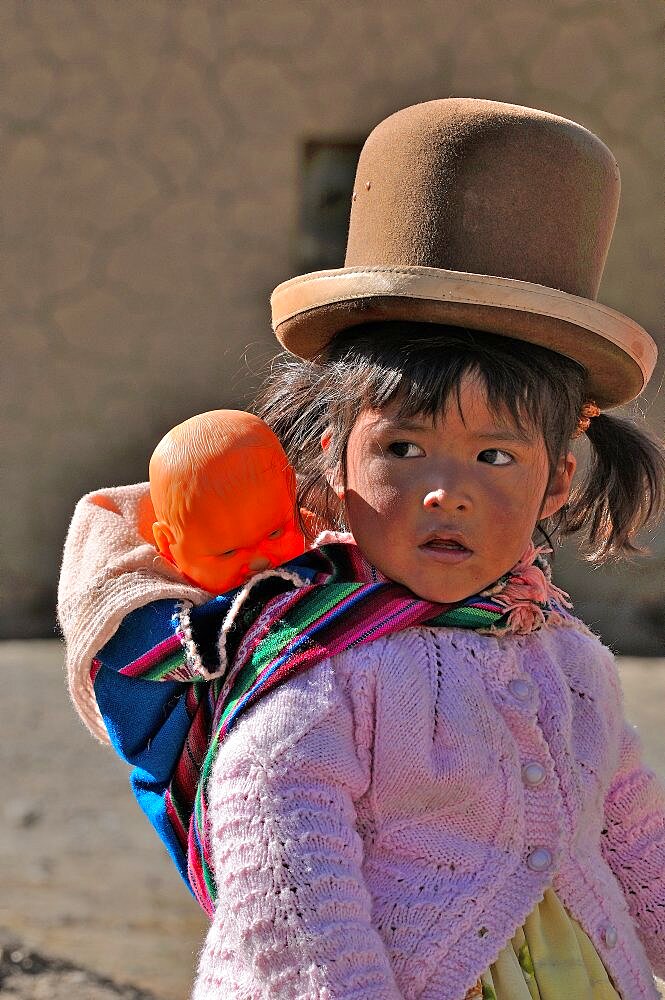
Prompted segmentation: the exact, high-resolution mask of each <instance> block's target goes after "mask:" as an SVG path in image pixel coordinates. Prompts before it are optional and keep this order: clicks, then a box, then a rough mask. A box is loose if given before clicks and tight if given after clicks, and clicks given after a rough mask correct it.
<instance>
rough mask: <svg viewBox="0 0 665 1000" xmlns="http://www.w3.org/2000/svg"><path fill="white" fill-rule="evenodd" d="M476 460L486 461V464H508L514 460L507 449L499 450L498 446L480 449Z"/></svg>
mask: <svg viewBox="0 0 665 1000" xmlns="http://www.w3.org/2000/svg"><path fill="white" fill-rule="evenodd" d="M478 460H479V461H481V462H487V464H488V465H510V464H511V463H512V462H513V461H514V459H513V456H512V455H509V454H508V452H507V451H501V449H500V448H487V449H486V450H485V451H481V453H480V455H479V456H478Z"/></svg>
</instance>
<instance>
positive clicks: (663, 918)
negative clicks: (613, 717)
mask: <svg viewBox="0 0 665 1000" xmlns="http://www.w3.org/2000/svg"><path fill="white" fill-rule="evenodd" d="M602 846H603V854H604V857H605V860H606V861H607V863H608V864H609V866H610V867H611V869H612V871H613V872H614V875H615V877H616V878H617V880H618V881H619V883H620V885H621V888H622V889H623V892H624V895H625V897H626V901H627V903H628V909H629V912H630V915H631V917H632V919H633V921H634V923H635V926H636V929H637V932H638V934H639V936H640V938H641V940H642V942H643V944H644V947H645V949H646V952H647V955H648V957H649V961H650V962H651V964H652V966H653V968H654V970H655V972H656V974H657V975H659V976H664V975H665V789H663V786H662V785H661V784H660V782H659V781H658V780H657V778H656V776H655V774H654V773H653V771H651V770H650V769H649V768H647V767H645V766H644V764H643V763H642V759H641V753H640V741H639V739H638V736H637V733H636V732H635V730H634V729H633V727H632V726H630V725H628V724H627V723H626V724H625V725H624V729H623V732H622V737H621V747H620V760H619V767H618V769H617V772H616V774H615V776H614V780H613V782H612V784H611V787H610V790H609V793H608V795H607V798H606V802H605V826H604V829H603V845H602Z"/></svg>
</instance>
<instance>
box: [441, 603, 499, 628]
mask: <svg viewBox="0 0 665 1000" xmlns="http://www.w3.org/2000/svg"><path fill="white" fill-rule="evenodd" d="M503 617H504V615H503V614H499V612H498V611H486V610H485V608H473V607H464V608H451V609H450V610H449V611H443V612H442V613H441V614H440V615H437V616H436V618H430V620H429V621H428V622H427V624H428V625H444V626H447V627H448V628H452V627H457V628H486V627H488V626H490V625H494V624H496V622H498V621H500V620H501V619H502V618H503Z"/></svg>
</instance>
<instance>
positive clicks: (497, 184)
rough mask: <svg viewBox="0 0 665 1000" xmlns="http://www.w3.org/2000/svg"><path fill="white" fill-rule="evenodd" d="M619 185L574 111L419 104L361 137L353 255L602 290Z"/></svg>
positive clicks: (591, 293)
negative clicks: (560, 114) (556, 112)
mask: <svg viewBox="0 0 665 1000" xmlns="http://www.w3.org/2000/svg"><path fill="white" fill-rule="evenodd" d="M619 191H620V179H619V170H618V167H617V163H616V160H615V158H614V156H613V155H612V153H611V151H610V150H609V149H608V148H607V146H606V145H605V144H604V143H603V142H602V141H601V140H600V139H599V138H598V137H597V136H595V135H594V134H593V133H592V132H589V131H588V130H587V129H585V128H583V127H582V126H581V125H578V124H577V123H575V122H572V121H569V120H568V119H565V118H560V117H558V116H557V115H552V114H549V113H548V112H544V111H538V110H535V109H532V108H523V107H519V106H517V105H512V104H502V103H498V102H495V101H483V100H476V99H467V98H450V99H444V100H437V101H428V102H426V103H424V104H417V105H415V106H413V107H410V108H405V109H404V110H402V111H398V112H397V113H396V114H393V115H391V116H390V117H389V118H387V119H385V120H384V121H382V122H381V123H380V124H379V125H378V126H377V127H376V128H375V129H374V131H373V132H372V133H371V134H370V136H369V137H368V139H367V141H366V143H365V145H364V147H363V150H362V153H361V155H360V159H359V162H358V169H357V174H356V183H355V188H354V196H353V201H352V207H351V219H350V223H349V238H348V245H347V253H346V261H345V266H346V267H358V266H363V267H367V266H376V265H384V266H393V267H400V266H408V267H412V266H425V267H433V268H445V269H447V270H451V271H463V272H469V273H473V274H482V275H497V276H501V277H505V278H514V279H518V280H522V281H529V282H533V283H536V284H540V285H546V286H549V287H550V288H556V289H560V290H562V291H565V292H569V293H571V294H573V295H579V296H583V297H584V298H588V299H595V298H596V296H597V294H598V287H599V285H600V280H601V277H602V273H603V267H604V265H605V259H606V257H607V252H608V250H609V246H610V241H611V238H612V231H613V229H614V223H615V219H616V214H617V209H618V203H619Z"/></svg>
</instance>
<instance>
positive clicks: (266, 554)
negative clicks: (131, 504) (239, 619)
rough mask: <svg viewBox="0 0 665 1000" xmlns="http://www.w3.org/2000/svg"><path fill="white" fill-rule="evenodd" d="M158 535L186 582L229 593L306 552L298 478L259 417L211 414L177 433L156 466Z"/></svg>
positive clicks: (156, 456)
mask: <svg viewBox="0 0 665 1000" xmlns="http://www.w3.org/2000/svg"><path fill="white" fill-rule="evenodd" d="M150 496H151V499H152V505H153V508H154V512H155V518H156V520H155V522H154V524H153V525H152V533H153V536H154V540H155V545H156V546H157V548H158V549H159V551H160V553H161V554H162V556H164V558H165V559H167V560H168V561H169V562H171V563H173V564H174V565H175V566H177V567H178V569H179V570H180V571H181V573H182V574H183V575H184V576H185V578H186V579H187V580H188V581H189V582H191V583H194V584H196V586H198V587H202V588H203V589H204V590H207V591H209V592H210V593H211V594H222V593H225V592H226V591H228V590H232V589H233V588H234V587H239V586H240V585H241V584H243V583H245V582H246V581H247V580H248V579H249V578H250V577H251V576H253V575H254V574H256V573H259V572H261V571H262V570H266V569H268V568H270V567H274V566H279V565H280V563H284V562H287V561H288V560H289V559H293V558H294V557H296V556H298V555H300V554H301V553H302V552H303V551H304V550H305V548H306V542H305V538H304V535H303V531H302V529H301V527H300V525H299V523H298V517H297V512H296V506H295V475H294V473H293V469H292V468H291V466H290V465H289V462H288V460H287V458H286V455H285V453H284V449H283V448H282V446H281V444H280V443H279V440H278V439H277V437H276V435H275V434H274V432H273V431H271V430H270V428H269V427H268V426H267V425H266V424H265V423H264V422H263V421H262V420H261V419H260V418H259V417H256V416H254V415H253V414H251V413H245V412H243V411H241V410H211V411H209V412H207V413H200V414H198V415H197V416H194V417H190V418H189V419H188V420H185V421H184V422H183V423H181V424H178V425H177V426H176V427H174V428H173V429H172V430H170V431H169V432H168V433H167V434H165V436H164V437H163V438H162V440H161V441H160V442H159V444H158V445H157V447H156V448H155V451H154V452H153V454H152V458H151V459H150Z"/></svg>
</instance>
